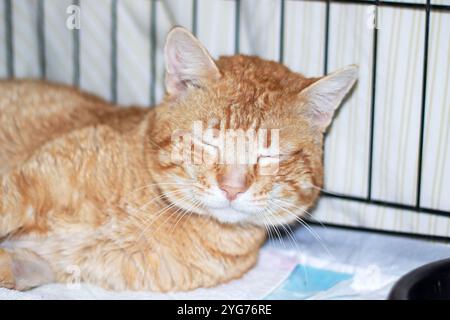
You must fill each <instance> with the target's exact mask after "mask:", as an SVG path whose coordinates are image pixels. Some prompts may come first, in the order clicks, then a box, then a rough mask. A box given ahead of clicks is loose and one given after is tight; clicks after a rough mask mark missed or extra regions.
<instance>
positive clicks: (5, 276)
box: [0, 28, 354, 291]
mask: <svg viewBox="0 0 450 320" xmlns="http://www.w3.org/2000/svg"><path fill="white" fill-rule="evenodd" d="M178 29H179V30H175V32H173V33H174V34H175V35H174V36H173V37H174V38H175V39H174V40H172V41H173V42H175V44H176V43H181V45H182V46H183V45H184V46H186V45H189V46H194V47H195V46H197V45H199V44H198V43H196V42H195V40H193V38H192V36H190V35H188V34H187V32H186V31H184V30H180V28H178ZM177 37H179V39H176V38H177ZM177 41H178V42H177ZM191 42H192V43H191ZM168 47H169V49H168V50H169V53H167V52H166V56H168V60H169V61H170V59H171V54H170V45H169V46H168ZM188 49H192V51H193V50H197V49H198V48H197V47H195V48H191V47H189V48H188ZM187 52H189V50H188V51H187ZM191 53H192V52H191ZM203 54H206V53H205V52H204V49H202V48H201V52H200V53H199V52H194V53H193V54H192V57H193V60H195V59H197V60H195V61H194V62H197V63H199V61H198V59H199V56H200V55H201V58H202V59H205V60H204V61H201V63H200V65H201V67H202V72H201V74H200V73H193V72H192V70H191V69H189V68H179V69H177V63H179V62H180V61H178V62H177V61H174V62H173V63H172V64H171V65H170V62H169V66H168V75H169V76H168V80H167V87H168V95H167V96H166V97H165V99H164V101H163V102H162V103H161V104H160V105H159V106H157V107H156V108H153V109H151V108H137V107H136V108H119V107H118V106H115V105H112V104H110V103H108V102H106V101H103V100H101V99H99V98H96V97H94V96H91V95H89V94H85V93H82V92H80V91H78V90H76V89H73V88H70V87H66V86H60V85H55V84H50V83H46V82H40V81H32V80H21V81H0V183H1V184H0V239H2V242H1V243H0V286H5V287H10V288H17V289H26V288H30V287H33V286H36V285H39V284H42V283H46V282H51V281H55V280H56V281H60V282H67V281H69V282H73V281H77V280H81V281H85V282H89V283H93V284H97V285H101V286H103V287H105V288H109V289H114V290H125V289H132V290H155V291H168V290H188V289H193V288H197V287H208V286H213V285H216V284H219V283H222V282H226V281H229V280H231V279H234V278H238V277H240V276H241V275H242V274H244V273H245V272H246V271H247V270H249V269H250V268H251V267H252V266H253V265H254V264H255V262H256V260H257V255H258V249H259V247H260V246H261V244H262V243H263V241H264V238H265V230H264V225H265V223H262V222H261V221H255V218H254V217H253V216H254V214H258V215H260V214H262V213H261V212H262V211H261V210H259V209H258V210H256V209H255V210H254V214H253V211H249V212H247V211H245V210H244V211H242V210H241V209H236V208H240V207H239V206H247V207H248V206H249V205H248V204H244V205H243V204H242V203H240V202H239V201H241V202H242V201H244V200H242V199H244V197H243V195H245V194H246V193H247V192H250V191H249V190H251V191H252V192H253V193H254V194H255V195H256V194H258V195H259V196H260V198H261V197H263V196H266V197H268V195H269V194H270V195H272V194H273V192H275V191H274V190H275V186H276V184H277V183H278V184H281V183H283V188H284V184H285V185H286V186H289V188H287V187H286V190H284V189H283V188H281V187H280V188H278V189H277V190H278V191H277V192H278V193H276V195H278V197H285V198H286V199H290V198H293V199H295V203H297V205H301V208H302V210H304V208H308V207H310V206H311V205H312V204H313V202H314V201H315V199H316V198H317V194H318V192H317V190H315V189H311V188H310V187H308V186H306V187H305V186H303V185H302V184H301V183H303V182H308V183H311V184H312V185H320V184H321V182H322V167H321V165H322V163H321V161H322V159H321V156H322V154H321V148H322V141H321V137H322V131H323V130H322V129H323V128H325V127H326V126H327V125H328V123H329V121H328V118H327V119H326V120H324V121H328V123H325V124H321V125H323V128H321V127H319V126H318V127H317V129H314V128H316V127H314V128H313V129H310V125H309V123H308V121H306V120H305V119H295V118H293V117H290V116H289V112H291V111H289V110H288V108H287V107H283V103H284V104H288V103H292V101H293V100H294V98H293V97H295V96H296V95H298V93H299V92H301V91H302V90H303V89H304V88H305V87H307V86H308V85H310V84H311V83H313V82H315V81H317V79H306V78H304V77H302V76H300V75H298V74H294V73H292V72H290V71H289V70H288V69H287V68H285V67H282V66H281V65H278V64H276V63H273V62H267V61H264V60H261V59H259V58H254V57H244V56H236V57H230V58H224V59H221V60H219V61H218V62H217V65H218V66H219V67H218V69H220V75H219V73H218V72H219V71H218V70H217V69H214V68H215V67H213V66H212V65H208V64H210V63H211V61H209V60H207V59H208V57H207V56H206V55H205V57H203V56H202V55H203ZM174 57H175V58H174V59H176V58H177V57H178V58H179V56H176V55H175V56H174ZM172 58H173V57H172ZM187 60H189V59H187ZM182 62H183V63H185V62H186V61H184V60H183V61H182ZM178 67H179V66H178ZM183 67H185V66H183ZM208 68H209V69H208ZM186 70H187V71H186ZM205 70H207V71H208V72H206V71H205ZM178 72H179V73H180V76H178ZM183 72H185V73H187V74H188V75H189V77H190V78H189V77H188V78H186V74H182V73H183ZM189 72H190V73H189ZM215 72H216V73H215ZM199 74H200V75H199ZM200 77H201V78H200ZM219 77H220V79H221V81H216V80H215V79H216V78H219ZM335 78H336V77H335ZM352 79H353V78H352ZM188 81H189V82H191V83H192V84H193V85H190V84H189V82H188ZM352 81H353V82H354V80H352ZM353 82H352V83H351V85H352V84H353ZM233 83H234V85H233ZM203 86H204V87H203ZM350 87H351V86H350ZM350 87H349V86H348V85H347V86H346V87H345V88H343V89H342V90H343V91H345V92H344V95H345V93H347V92H348V90H349V88H350ZM310 91H311V90H310ZM310 91H308V92H307V93H308V94H309V95H313V94H314V91H311V92H310ZM302 92H303V91H302ZM224 98H226V99H224ZM342 98H343V96H342V97H340V98H339V99H340V100H342ZM282 99H283V100H282ZM305 99H306V96H302V97H300V101H303V100H305ZM340 100H339V102H340ZM282 101H283V103H281V102H282ZM272 104H276V105H279V106H278V107H277V108H272V109H273V110H272V109H270V108H269V109H268V106H269V105H272ZM230 105H243V107H242V108H244V109H241V110H235V109H233V107H230ZM244 106H245V107H244ZM336 107H337V106H336ZM245 108H246V109H245ZM326 112H329V111H326ZM330 112H331V111H330ZM319 115H320V116H321V117H322V116H323V115H322V111H321V112H320V113H319ZM331 115H332V113H331ZM214 117H218V118H220V119H225V120H226V121H227V124H226V126H227V127H234V128H238V127H239V128H240V127H246V128H248V127H249V126H250V125H251V124H255V123H257V126H261V127H272V128H275V127H277V126H278V127H294V126H295V128H296V129H295V130H288V131H286V133H283V132H282V133H281V138H282V139H285V140H287V141H289V143H288V144H282V149H283V150H290V149H289V148H292V149H293V150H291V151H290V153H289V154H290V155H291V156H290V157H291V158H290V160H286V163H284V162H282V163H281V165H280V170H281V171H280V174H279V175H278V176H276V177H260V176H258V174H257V173H256V172H255V171H251V170H253V169H252V168H251V167H254V166H245V167H239V169H237V168H238V167H235V166H219V165H215V166H214V167H206V166H205V167H201V168H200V169H199V168H197V169H195V170H197V171H195V172H194V173H193V170H194V169H193V167H191V166H188V165H183V166H175V165H173V163H170V161H168V160H167V154H168V153H170V137H171V133H172V132H173V131H174V130H176V129H178V128H182V129H188V128H189V127H190V123H191V122H192V121H195V120H202V121H204V122H205V123H207V122H208V121H210V120H212V119H213V118H214ZM280 119H285V120H283V121H281V120H280ZM330 119H331V118H330ZM319 120H320V119H319ZM311 130H312V131H311ZM316 131H317V135H315V134H310V132H316ZM292 134H294V135H300V136H301V139H300V140H299V139H298V137H296V136H291V135H292ZM298 146H300V147H299V148H300V149H299V150H294V149H295V147H298ZM286 154H288V153H287V152H286ZM283 161H284V160H283ZM294 166H295V167H294ZM201 170H204V171H201ZM242 170H244V171H245V173H242V172H243V171H242ZM250 171H251V173H250ZM236 172H238V173H236ZM241 173H242V177H240V178H239V177H238V178H236V176H238V175H241ZM212 177H214V178H212ZM286 177H287V178H286ZM299 177H300V178H299ZM216 178H217V181H218V182H217V183H218V187H216V186H215V184H216V182H215V179H216ZM241 178H242V179H243V180H242V179H241ZM288 178H289V179H288ZM283 179H285V180H283ZM295 179H297V180H298V181H300V182H298V183H299V184H297V182H295ZM193 180H195V183H194V182H193ZM213 180H214V182H212V181H213ZM230 181H231V182H230ZM243 181H245V184H246V185H245V188H244V185H241V184H240V183H244V182H243ZM199 184H201V186H199ZM258 184H259V185H260V187H259V189H256V188H257V186H258ZM194 185H195V186H194ZM268 185H270V188H268V187H267V186H268ZM174 186H178V187H177V188H178V189H177V188H175V189H174ZM181 186H185V188H184V189H183V188H182V187H181ZM188 188H189V190H187V189H188ZM196 188H197V189H196ZM214 188H215V189H214ZM238 188H239V190H237V189H238ZM191 189H193V190H191ZM194 189H195V190H194ZM216 189H217V190H222V191H220V192H223V194H222V195H219V196H220V197H223V199H222V198H219V200H220V201H222V202H220V201H219V200H217V199H216V198H214V199H212V200H211V199H210V198H211V194H213V193H214V192H215V190H216ZM266 189H267V190H266ZM269 189H270V190H269ZM272 189H273V190H272ZM202 192H204V193H205V194H203V193H202ZM207 194H208V196H207ZM181 195H183V196H184V197H181ZM213 195H214V194H213ZM192 197H194V198H196V197H197V198H196V200H195V201H192V199H191V198H192ZM208 197H210V198H208ZM239 197H240V198H239ZM236 198H238V199H237V200H236ZM226 199H228V200H226ZM275 200H276V199H275ZM223 201H225V202H226V204H227V206H225V207H223V206H222V205H220V206H219V205H218V204H217V203H223ZM248 201H250V200H248ZM248 201H247V202H248ZM267 201H269V200H267ZM279 201H282V200H279ZM250 202H251V201H250ZM250 202H248V203H250ZM210 203H213V205H210ZM267 203H269V202H267ZM233 204H235V206H233ZM228 205H229V206H230V207H228ZM259 206H261V205H260V204H259ZM276 206H280V207H281V202H280V203H279V204H278V205H276V203H275V204H274V206H272V207H271V208H268V210H270V212H271V218H270V219H271V220H270V221H272V218H273V219H281V220H282V222H289V221H292V218H290V220H288V217H287V215H286V214H285V213H282V212H281V210H278V209H277V207H276ZM219 207H220V208H219ZM255 207H256V204H255ZM227 208H229V209H227ZM250 209H251V208H250ZM291 209H292V208H291ZM277 210H278V211H280V212H278V213H275V211H277ZM284 210H286V209H284ZM277 215H278V218H277ZM263 218H264V220H266V218H267V219H269V217H265V216H263ZM283 219H285V220H283ZM277 221H278V220H275V222H270V223H271V224H272V225H273V224H279V223H278V222H277ZM280 223H281V222H280Z"/></svg>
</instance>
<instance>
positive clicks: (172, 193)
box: [132, 189, 186, 223]
mask: <svg viewBox="0 0 450 320" xmlns="http://www.w3.org/2000/svg"><path fill="white" fill-rule="evenodd" d="M185 191H186V189H177V190H174V191H171V192H166V193H163V194H161V195H159V196H157V197H154V198H152V199H151V200H150V201H149V202H147V203H145V204H144V205H142V206H141V207H139V208H137V209H135V213H140V212H145V208H146V207H148V206H149V205H150V204H151V203H152V202H154V201H157V200H159V199H162V198H164V197H167V196H168V195H176V194H179V193H182V192H185ZM149 215H150V214H149ZM132 216H136V215H135V214H133V215H132ZM142 219H143V220H144V221H145V222H146V223H149V221H148V219H146V218H144V217H142Z"/></svg>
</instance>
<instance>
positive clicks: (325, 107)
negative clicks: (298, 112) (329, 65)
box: [300, 65, 358, 132]
mask: <svg viewBox="0 0 450 320" xmlns="http://www.w3.org/2000/svg"><path fill="white" fill-rule="evenodd" d="M357 78H358V67H357V66H356V65H351V66H348V67H345V68H342V69H339V70H337V71H335V72H333V73H331V74H329V75H327V76H324V77H322V78H321V79H320V80H318V81H316V82H314V83H313V84H311V85H310V86H308V87H306V88H305V89H303V90H302V91H301V93H300V95H301V98H302V99H303V101H305V102H306V105H303V107H302V111H303V112H304V113H306V115H307V116H308V117H309V118H310V119H311V121H312V123H313V125H315V126H316V127H318V128H319V130H321V131H322V132H324V131H325V130H326V129H327V127H328V126H329V124H330V123H331V120H332V119H333V115H334V112H335V111H336V109H337V108H338V107H339V105H340V104H341V102H342V100H344V98H345V96H346V95H347V93H348V92H349V91H350V89H351V88H352V87H353V85H354V84H355V82H356V80H357Z"/></svg>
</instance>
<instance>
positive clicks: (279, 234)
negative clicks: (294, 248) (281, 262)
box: [266, 208, 287, 249]
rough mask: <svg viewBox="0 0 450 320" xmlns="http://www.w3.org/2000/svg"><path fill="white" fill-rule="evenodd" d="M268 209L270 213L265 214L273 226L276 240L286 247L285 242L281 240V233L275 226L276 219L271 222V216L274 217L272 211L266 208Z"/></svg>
mask: <svg viewBox="0 0 450 320" xmlns="http://www.w3.org/2000/svg"><path fill="white" fill-rule="evenodd" d="M267 209H268V210H269V212H270V213H271V214H270V215H267V216H266V218H267V219H268V220H269V224H270V225H271V226H272V227H273V231H274V232H275V233H276V235H277V237H278V240H279V241H280V243H281V244H282V245H283V247H284V248H285V249H287V246H286V243H285V242H284V240H283V236H282V235H281V233H280V231H279V230H278V228H277V227H276V225H277V221H275V223H273V221H272V217H274V216H275V215H274V213H273V212H272V211H271V210H270V208H267Z"/></svg>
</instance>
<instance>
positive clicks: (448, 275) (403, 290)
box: [388, 259, 450, 300]
mask: <svg viewBox="0 0 450 320" xmlns="http://www.w3.org/2000/svg"><path fill="white" fill-rule="evenodd" d="M388 299H389V300H450V259H445V260H440V261H436V262H433V263H430V264H426V265H424V266H422V267H419V268H417V269H415V270H413V271H411V272H410V273H407V274H406V275H404V276H403V277H401V278H400V280H399V281H397V283H396V284H395V285H394V287H393V288H392V290H391V293H390V294H389V298H388Z"/></svg>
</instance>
